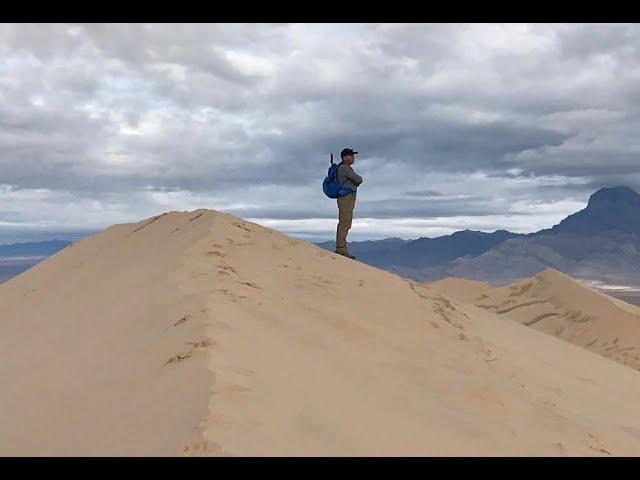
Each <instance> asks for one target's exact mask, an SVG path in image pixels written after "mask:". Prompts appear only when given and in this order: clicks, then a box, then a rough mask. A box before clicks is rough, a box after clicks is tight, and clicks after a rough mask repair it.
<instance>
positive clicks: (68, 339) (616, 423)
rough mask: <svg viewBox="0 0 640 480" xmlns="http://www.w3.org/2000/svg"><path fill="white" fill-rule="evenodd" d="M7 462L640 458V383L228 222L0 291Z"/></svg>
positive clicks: (60, 263) (156, 222)
mask: <svg viewBox="0 0 640 480" xmlns="http://www.w3.org/2000/svg"><path fill="white" fill-rule="evenodd" d="M0 306H1V307H2V311H1V312H0V352H1V353H2V362H0V378H2V379H3V388H2V389H0V454H2V455H72V454H74V455H179V454H186V455H201V454H203V455H602V456H608V455H638V454H640V416H638V415H637V411H638V404H639V402H640V373H639V372H637V371H635V370H633V369H630V368H627V367H625V366H623V365H619V364H617V363H614V362H610V361H607V360H606V359H603V358H602V357H600V356H599V355H595V354H593V353H591V352H589V351H587V350H584V349H582V348H578V347H576V346H574V345H571V344H568V343H566V342H564V341H560V340H558V339H557V338H554V337H552V336H549V335H545V334H543V333H541V332H538V331H536V330H534V329H530V328H526V327H524V326H523V325H520V324H518V323H517V322H513V321H512V320H510V319H509V318H504V317H503V316H501V315H500V314H496V312H494V311H493V310H494V309H493V308H491V307H487V308H479V307H476V306H473V305H470V304H467V303H464V302H462V301H458V300H455V299H454V298H453V297H452V296H451V295H449V294H445V293H442V292H440V291H438V289H437V288H434V287H429V286H423V285H420V284H418V283H415V282H412V281H408V280H405V279H403V278H400V277H398V276H396V275H393V274H391V273H388V272H383V271H381V270H378V269H375V268H373V267H370V266H367V265H364V264H361V263H358V262H354V261H352V260H349V259H346V258H344V257H340V256H337V255H335V254H333V253H330V252H327V251H325V250H322V249H320V248H318V247H315V246H313V245H310V244H308V243H306V242H303V241H300V240H295V239H292V238H290V237H287V236H285V235H283V234H280V233H278V232H275V231H273V230H269V229H266V228H263V227H260V226H258V225H255V224H252V223H249V222H245V221H242V220H240V219H237V218H234V217H232V216H229V215H225V214H221V213H217V212H213V211H207V210H198V211H195V212H170V213H168V214H164V215H161V216H158V217H154V218H151V219H147V220H144V221H142V222H139V223H137V224H128V225H116V226H113V227H111V228H109V229H107V230H106V231H104V232H103V233H101V234H98V235H96V236H94V237H90V238H87V239H84V240H81V241H79V242H77V243H76V244H75V245H74V246H72V247H69V248H67V249H65V250H63V251H62V252H60V253H58V254H56V255H54V256H53V257H51V258H48V259H47V260H45V261H44V262H42V263H40V264H38V265H37V266H35V267H34V268H33V269H31V270H29V271H27V272H25V273H23V274H22V275H20V276H18V277H16V278H14V279H12V280H10V281H8V282H7V283H5V284H3V285H2V286H0Z"/></svg>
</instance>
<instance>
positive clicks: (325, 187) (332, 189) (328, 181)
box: [322, 153, 355, 198]
mask: <svg viewBox="0 0 640 480" xmlns="http://www.w3.org/2000/svg"><path fill="white" fill-rule="evenodd" d="M338 167H340V164H336V163H333V153H332V154H331V166H330V167H329V171H328V172H327V176H326V177H325V179H324V181H323V182H322V191H323V192H324V194H325V195H326V196H327V197H329V198H338V197H344V196H346V195H351V194H352V193H355V191H354V190H353V189H352V188H349V187H343V186H342V185H340V182H339V181H338Z"/></svg>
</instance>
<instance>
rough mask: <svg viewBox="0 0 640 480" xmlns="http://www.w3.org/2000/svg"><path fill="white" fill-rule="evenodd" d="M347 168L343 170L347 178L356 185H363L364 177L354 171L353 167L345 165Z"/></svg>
mask: <svg viewBox="0 0 640 480" xmlns="http://www.w3.org/2000/svg"><path fill="white" fill-rule="evenodd" d="M345 167H346V168H344V169H343V174H344V176H345V178H348V179H349V180H351V181H352V182H353V183H355V184H356V185H360V184H361V183H362V177H361V176H360V175H358V174H357V173H356V172H354V171H353V168H351V165H345Z"/></svg>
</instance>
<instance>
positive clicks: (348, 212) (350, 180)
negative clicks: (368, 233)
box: [336, 148, 362, 259]
mask: <svg viewBox="0 0 640 480" xmlns="http://www.w3.org/2000/svg"><path fill="white" fill-rule="evenodd" d="M357 153H358V152H354V151H353V150H352V149H350V148H345V149H343V150H342V152H340V158H341V159H342V162H340V164H339V165H338V183H339V184H340V185H341V186H343V187H347V188H350V189H351V190H352V191H353V193H350V194H348V195H344V196H342V197H338V228H337V230H336V253H338V254H340V255H344V256H345V257H348V258H351V259H355V258H356V257H354V256H353V255H351V254H350V253H349V250H348V249H347V234H348V233H349V229H350V228H351V221H352V220H353V210H354V208H355V206H356V191H357V189H358V186H359V185H360V184H361V183H362V177H361V176H360V175H358V174H357V173H356V172H354V171H353V168H352V167H351V165H353V164H354V162H355V161H356V158H355V155H356V154H357Z"/></svg>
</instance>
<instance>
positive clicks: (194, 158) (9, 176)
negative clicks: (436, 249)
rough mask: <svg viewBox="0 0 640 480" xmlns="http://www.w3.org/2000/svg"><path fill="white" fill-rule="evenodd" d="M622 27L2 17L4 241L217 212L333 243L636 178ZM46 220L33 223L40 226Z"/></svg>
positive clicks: (536, 220) (518, 220)
mask: <svg viewBox="0 0 640 480" xmlns="http://www.w3.org/2000/svg"><path fill="white" fill-rule="evenodd" d="M639 132H640V28H639V27H638V26H635V25H620V24H618V25H578V24H571V25H551V24H541V25H515V24H509V25H481V24H473V25H446V24H435V25H429V24H426V25H424V24H423V25H418V24H413V25H395V24H394V25H391V24H383V25H370V24H366V25H362V24H355V25H352V24H337V25H329V24H306V25H305V24H302V25H255V24H250V25H241V24H231V25H197V24H185V25H169V24H158V25H138V24H131V25H126V24H118V25H99V24H98V25H84V26H83V25H61V24H56V25H25V24H17V25H10V24H4V25H0V243H7V242H10V241H20V240H31V239H38V238H46V237H47V236H49V237H50V236H51V235H57V234H58V232H79V231H86V230H92V229H100V228H104V227H106V226H108V225H111V224H113V223H121V222H128V221H137V220H140V219H142V218H145V217H149V216H151V215H155V214H158V213H161V212H164V211H167V210H193V209H196V208H213V209H217V210H222V211H225V212H228V213H231V214H234V215H238V216H241V217H244V218H247V219H249V220H252V221H256V222H258V223H261V224H263V225H266V226H270V227H274V228H277V229H279V230H281V231H284V232H287V233H290V234H293V235H296V236H301V237H303V238H308V239H311V240H324V239H330V238H332V237H333V236H334V231H335V223H336V219H335V217H336V205H335V200H330V199H328V198H326V197H324V195H323V193H322V189H321V183H322V179H323V178H324V176H325V174H326V170H327V167H328V159H329V152H331V151H332V152H334V153H335V154H337V153H338V152H339V151H340V150H341V149H342V148H343V147H353V148H354V149H356V150H358V151H359V152H360V155H359V156H358V158H357V161H356V164H355V166H354V167H355V169H356V171H357V172H358V173H360V174H361V175H362V176H363V177H364V179H365V180H364V183H363V185H362V187H361V188H360V190H359V192H358V204H357V207H356V220H355V221H354V227H353V229H352V234H351V237H350V238H352V239H354V240H356V239H366V238H383V237H388V236H398V237H403V238H416V237H419V236H437V235H442V234H448V233H451V232H453V231H455V230H460V229H465V228H470V229H476V230H484V231H493V230H495V229H500V228H504V229H508V230H511V231H516V232H530V231H535V230H539V229H541V228H545V227H550V226H552V225H553V224H555V223H557V222H558V221H560V220H561V219H562V218H564V217H565V216H566V215H568V214H569V213H572V212H574V211H576V210H579V209H580V208H583V207H584V206H585V204H586V201H587V199H588V196H589V195H590V194H591V193H592V192H593V191H595V190H596V189H597V188H599V187H602V186H612V185H622V184H625V185H629V186H631V187H633V188H636V189H637V190H640V162H639V161H638V160H639V157H638V153H639V152H640V135H639ZM45 232H49V233H48V234H46V233H45Z"/></svg>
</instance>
